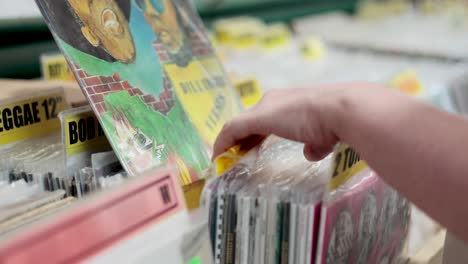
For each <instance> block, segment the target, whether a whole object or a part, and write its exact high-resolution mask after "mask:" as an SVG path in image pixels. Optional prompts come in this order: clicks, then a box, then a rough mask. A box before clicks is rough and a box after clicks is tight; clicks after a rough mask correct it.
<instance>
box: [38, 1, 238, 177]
mask: <svg viewBox="0 0 468 264" xmlns="http://www.w3.org/2000/svg"><path fill="white" fill-rule="evenodd" d="M36 2H37V3H38V5H39V8H40V9H41V12H42V14H43V16H44V18H45V20H46V21H47V23H48V25H49V28H50V29H51V31H52V33H53V34H54V37H55V39H56V42H57V44H58V45H59V47H60V48H61V50H62V52H63V53H64V55H65V57H66V58H67V60H68V62H69V66H70V67H71V69H72V71H74V73H75V76H76V78H77V80H78V82H79V84H80V86H81V87H82V89H83V92H84V93H85V95H86V96H87V97H88V99H89V101H90V103H91V105H92V107H93V110H94V111H95V113H96V115H97V116H98V118H99V119H100V122H101V123H102V126H103V129H104V130H105V132H106V135H107V137H108V138H109V141H110V143H111V144H112V146H113V148H114V150H115V152H116V154H117V156H118V157H119V159H120V160H121V162H122V164H123V165H124V166H125V167H126V169H127V171H128V172H129V173H130V174H136V173H139V172H141V171H144V170H146V169H149V168H151V167H154V166H157V165H159V164H161V163H163V162H166V161H168V160H169V161H172V162H175V163H177V164H178V165H179V167H180V169H181V172H182V182H183V183H184V184H188V183H190V182H192V181H195V180H197V178H198V177H199V175H200V174H201V172H202V171H203V170H204V169H205V168H207V167H208V165H209V158H208V155H209V153H208V149H209V148H210V147H211V144H212V142H213V140H214V137H215V135H216V134H217V133H218V132H219V129H220V128H221V126H222V125H223V124H224V122H225V121H226V120H227V119H229V118H231V117H232V116H233V115H235V114H236V113H237V112H239V111H240V108H239V105H240V104H239V103H238V98H237V97H236V95H235V94H234V91H233V90H232V89H231V87H230V84H229V83H228V81H227V79H226V77H225V75H224V72H223V71H222V67H221V66H220V64H219V62H218V61H217V59H216V57H215V56H214V53H213V52H212V48H211V45H210V44H209V42H208V41H207V37H206V36H205V33H204V32H203V27H202V26H201V22H200V21H199V19H198V16H197V14H196V13H195V12H194V11H193V10H192V7H191V6H190V5H189V4H188V3H187V2H186V1H168V0H36ZM193 51H195V52H193ZM199 55H200V58H198V56H199ZM202 55H203V56H202ZM160 61H164V64H166V63H168V61H170V62H171V63H170V64H171V65H174V67H170V66H168V67H166V66H163V65H161V63H160ZM181 69H184V70H181ZM192 94H196V96H192ZM207 131H208V132H207Z"/></svg>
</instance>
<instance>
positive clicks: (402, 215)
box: [316, 168, 411, 264]
mask: <svg viewBox="0 0 468 264" xmlns="http://www.w3.org/2000/svg"><path fill="white" fill-rule="evenodd" d="M410 210H411V208H410V204H409V202H408V201H407V200H406V199H404V198H403V197H402V196H400V195H399V194H398V193H397V192H396V191H395V190H393V189H392V188H390V187H389V186H388V185H387V184H386V183H385V182H383V181H382V180H381V179H380V178H379V177H378V176H377V175H376V174H375V173H374V172H372V171H371V170H370V169H369V168H366V169H364V170H363V171H361V172H359V173H358V174H357V175H356V176H354V177H353V178H351V179H350V180H348V181H347V182H345V183H344V184H343V185H341V186H340V187H338V188H337V189H335V190H333V191H332V192H330V193H329V194H328V195H327V196H326V197H325V199H324V202H323V204H322V212H321V227H320V236H319V238H318V255H317V262H316V263H317V264H318V263H400V262H401V261H403V260H405V258H407V238H408V233H409V221H410Z"/></svg>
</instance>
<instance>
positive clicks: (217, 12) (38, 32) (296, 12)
mask: <svg viewBox="0 0 468 264" xmlns="http://www.w3.org/2000/svg"><path fill="white" fill-rule="evenodd" d="M20 1H21V2H24V4H23V6H24V7H23V8H24V10H23V12H24V13H25V15H24V16H23V17H20V18H15V17H12V16H11V15H10V13H13V12H8V10H7V9H8V6H6V3H0V9H2V10H3V11H0V34H2V38H1V39H2V40H1V41H0V78H22V79H31V78H38V77H40V76H41V72H40V65H39V59H38V58H39V56H40V55H41V54H43V53H47V52H54V51H58V48H57V46H56V45H55V42H54V41H53V39H52V35H51V34H50V32H49V29H48V28H47V26H46V24H45V23H44V20H43V19H42V17H39V16H37V14H38V12H39V11H38V10H37V7H36V5H35V3H34V1H33V0H20ZM29 2H30V3H29ZM28 3H29V4H28ZM356 3H357V1H356V0H342V1H340V0H328V1H325V0H196V1H195V5H196V6H197V8H198V10H199V12H200V14H201V16H202V18H203V19H204V21H205V22H206V23H207V25H209V24H210V22H212V21H213V20H214V19H217V18H220V17H226V16H238V15H250V16H255V17H258V18H261V19H262V20H264V21H266V22H275V21H283V22H288V21H290V20H291V19H293V18H297V17H300V16H306V15H312V14H318V13H322V12H327V11H333V10H340V11H346V12H353V11H354V9H355V6H356ZM5 10H6V11H5Z"/></svg>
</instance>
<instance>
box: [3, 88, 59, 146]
mask: <svg viewBox="0 0 468 264" xmlns="http://www.w3.org/2000/svg"><path fill="white" fill-rule="evenodd" d="M67 107H68V105H67V103H66V102H65V94H64V91H63V88H53V89H50V90H49V91H45V92H41V93H38V94H37V95H33V96H31V97H30V98H28V99H22V100H18V101H17V102H11V100H9V102H5V103H4V104H1V106H0V145H6V144H10V143H14V142H17V141H22V140H27V139H31V138H35V137H40V136H44V135H47V134H50V133H52V132H55V131H59V130H60V120H59V119H58V113H60V112H61V111H63V110H64V109H66V108H67Z"/></svg>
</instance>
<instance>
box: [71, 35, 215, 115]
mask: <svg viewBox="0 0 468 264" xmlns="http://www.w3.org/2000/svg"><path fill="white" fill-rule="evenodd" d="M202 37H203V35H200V34H197V33H195V32H193V33H191V38H192V53H193V55H194V56H206V55H212V54H213V49H212V47H211V44H209V42H206V41H204V40H203V39H202ZM153 47H154V49H155V51H156V53H157V55H158V57H159V59H160V61H161V64H164V63H168V62H170V58H169V56H168V54H167V52H166V49H165V47H164V45H163V44H162V43H160V42H156V41H155V42H154V43H153ZM72 67H73V68H74V69H73V70H74V71H75V72H76V73H77V75H78V77H79V78H78V81H79V82H80V85H81V86H82V87H84V91H85V92H86V94H87V96H88V97H89V98H90V101H91V103H92V104H93V105H95V107H96V109H97V111H99V113H101V114H102V113H105V112H106V111H107V109H106V106H105V104H104V96H105V95H106V94H109V93H112V92H117V91H127V92H128V93H129V94H130V95H131V96H141V97H142V98H143V100H144V101H145V103H146V105H147V106H149V107H150V108H152V109H154V110H156V111H158V112H161V113H162V114H167V112H168V111H169V110H170V109H171V108H172V106H173V105H174V100H175V99H174V95H173V91H174V89H173V86H172V83H171V81H170V79H169V77H168V76H167V73H166V72H165V71H164V70H163V72H162V75H163V91H162V92H161V93H160V94H159V95H158V97H159V98H155V97H154V95H152V94H144V93H143V91H142V90H141V89H140V88H137V87H133V86H132V85H131V84H130V83H129V82H128V81H126V80H122V78H121V77H120V76H119V74H118V73H114V74H113V75H112V76H95V75H90V74H88V73H87V72H86V71H84V70H83V69H82V68H80V67H79V65H77V64H73V65H72Z"/></svg>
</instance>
